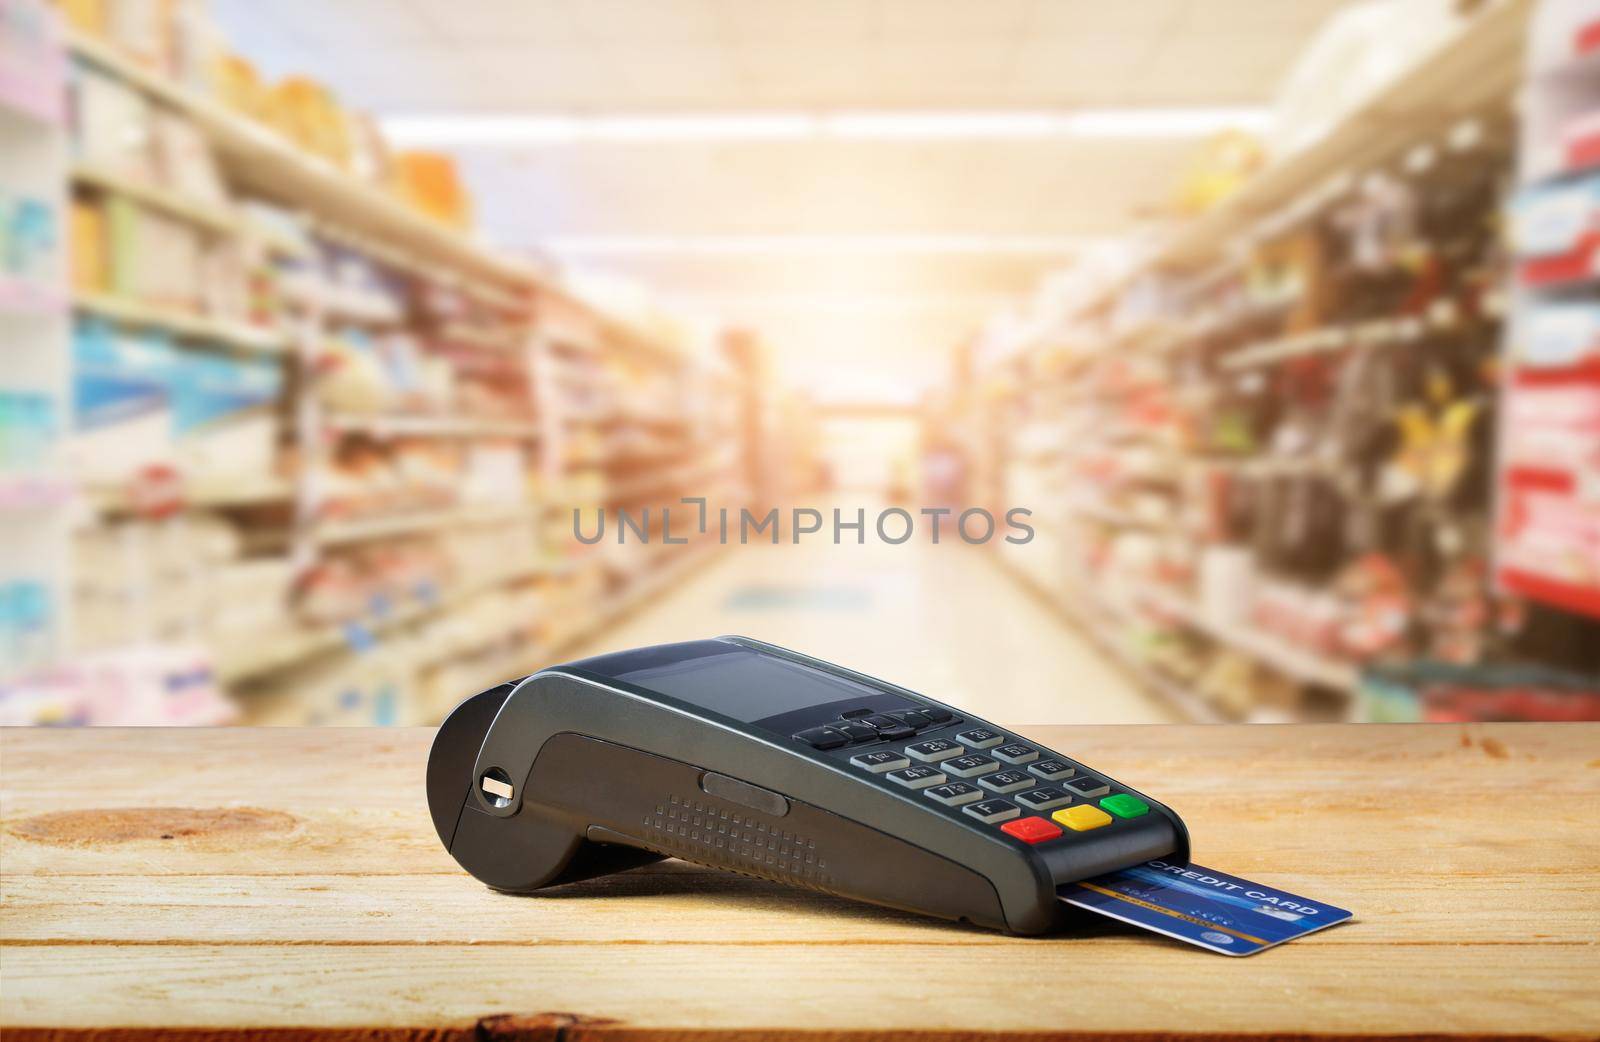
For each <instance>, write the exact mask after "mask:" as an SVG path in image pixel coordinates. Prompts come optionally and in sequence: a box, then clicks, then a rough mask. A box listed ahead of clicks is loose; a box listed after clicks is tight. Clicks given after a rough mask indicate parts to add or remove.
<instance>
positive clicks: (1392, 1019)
mask: <svg viewBox="0 0 1600 1042" xmlns="http://www.w3.org/2000/svg"><path fill="white" fill-rule="evenodd" d="M1022 733H1024V734H1029V735H1032V736H1034V737H1036V738H1038V739H1039V740H1041V741H1043V742H1046V743H1048V744H1052V745H1055V746H1056V747H1058V748H1060V749H1061V750H1062V751H1064V752H1067V753H1069V754H1071V755H1075V756H1080V757H1082V758H1083V759H1084V760H1086V761H1087V762H1089V763H1090V764H1092V765H1094V766H1096V767H1099V768H1102V769H1104V770H1106V771H1109V772H1110V773H1111V774H1112V775H1114V776H1115V777H1118V778H1120V779H1122V780H1124V781H1126V782H1128V783H1129V784H1130V785H1133V786H1134V787H1136V788H1141V789H1145V790H1147V791H1149V792H1151V793H1153V794H1156V795H1158V796H1160V797H1161V798H1162V799H1164V800H1165V801H1166V802H1168V803H1170V804H1171V805H1172V807H1173V808H1174V809H1176V810H1177V811H1178V812H1179V813H1180V814H1182V815H1183V816H1184V817H1185V819H1186V820H1187V821H1188V823H1189V827H1190V829H1191V831H1192V832H1193V835H1194V848H1195V849H1194V855H1195V860H1196V861H1197V862H1199V863H1200V864H1203V865H1207V866H1211V867H1215V868H1220V869H1223V870H1225V871H1228V872H1233V873H1236V874H1239V875H1243V876H1245V877H1247V878H1251V879H1256V880H1259V881H1261V882H1264V883H1268V884H1271V885H1274V886H1279V887H1283V888H1285V889H1288V890H1290V891H1294V892H1297V893H1301V894H1304V895H1306V896H1308V897H1312V898H1316V899H1321V900H1324V901H1327V902H1329V903H1332V904H1335V905H1340V906H1343V907H1346V908H1351V909H1353V910H1354V911H1355V913H1356V918H1355V920H1354V921H1353V922H1350V923H1346V924H1344V925H1342V926H1337V927H1334V928H1332V929H1329V930H1326V931H1323V932H1321V933H1317V934H1314V935H1312V936H1310V937H1307V938H1304V939H1302V940H1299V941H1294V942H1291V943H1289V944H1287V945H1283V946H1281V947H1279V948H1275V949H1273V950H1271V951H1268V952H1263V953H1261V954H1259V955H1256V956H1252V957H1250V958H1245V959H1229V958H1225V957H1222V956H1218V955H1213V954H1211V953H1208V952H1204V951H1201V950H1199V949H1196V948H1191V947H1189V946H1188V945H1184V944H1180V943H1178V942H1175V941H1169V940H1166V939H1163V938H1160V937H1156V936H1152V935H1149V934H1144V933H1140V932H1137V931H1135V930H1132V929H1131V928H1124V927H1122V926H1120V925H1118V924H1115V923H1111V922H1109V921H1108V922H1107V923H1105V924H1104V925H1091V926H1090V927H1088V928H1087V929H1086V930H1085V931H1084V932H1082V933H1077V934H1074V935H1071V936H1058V937H1052V938H1048V939H1037V938H1035V939H1027V938H1013V937H1006V936H1003V935H1001V934H998V933H992V932H986V931H982V930H977V929H973V928H968V927H961V926H956V925H951V924H947V923H943V922H936V921H930V920H925V919H922V918H919V917H916V916H912V915H906V914H902V913H898V912H890V911H884V910H881V909H876V908H872V907H869V906H864V905H857V904H854V903H852V902H849V901H845V900H842V899H837V898H833V897H829V896H826V895H822V894H816V893H810V892H804V891H797V890H790V889H786V888H783V887H780V886H777V885H773V884H768V883H765V882H762V881H760V880H755V879H747V878H744V877H741V876H733V875H728V874H723V873H718V872H712V871H709V870H702V869H698V868H695V867H692V866H688V865H684V864H682V863H680V862H665V863H662V864H661V865H658V866H652V867H649V868H645V869H640V870H637V871H634V872H631V873H627V874H624V875H619V876H613V877H609V878H605V879H599V880H592V881H589V882H586V883H580V884H574V885H571V886H568V887H565V888H563V889H561V890H558V891H553V892H550V893H549V894H547V895H538V896H528V897H513V896H508V895H503V894H496V893H493V892H491V891H489V890H487V889H485V888H484V887H483V886H481V885H479V884H478V883H477V882H475V881H474V880H473V879H471V878H470V877H468V876H467V875H466V874H464V873H463V872H461V871H460V870H459V869H458V868H457V866H456V865H455V863H454V862H453V861H452V860H451V859H450V857H449V856H448V855H447V854H446V853H445V851H444V850H443V849H442V848H441V847H440V845H439V842H438V839H437V838H436V837H435V836H434V832H433V828H432V826H431V824H430V822H429V818H428V810H427V806H426V800H425V798H424V795H423V766H424V763H425V762H426V759H427V752H428V743H429V741H430V739H431V736H432V732H431V731H428V730H355V729H351V730H345V729H326V730H302V729H287V728H285V729H261V730H250V729H238V730H183V731H180V730H157V729H148V730H81V731H66V730H32V731H21V730H8V731H6V732H4V733H3V735H0V776H3V784H0V892H3V902H0V938H3V942H4V946H3V948H0V992H3V996H0V998H3V1001H0V1029H4V1032H3V1033H4V1034H5V1036H6V1038H7V1039H8V1040H12V1039H24V1038H37V1037H43V1038H66V1037H72V1038H84V1037H89V1036H98V1037H115V1038H123V1039H126V1038H138V1037H141V1036H148V1035H153V1034H156V1033H158V1032H161V1031H163V1030H166V1031H171V1030H173V1029H185V1028H187V1029H194V1032H193V1033H192V1034H190V1037H206V1038H216V1037H222V1036H232V1035H237V1034H243V1033H247V1032H248V1033H252V1034H254V1035H256V1036H257V1037H261V1036H263V1035H281V1033H280V1032H275V1031H272V1030H271V1029H296V1030H293V1031H292V1033H293V1034H297V1035H298V1034H301V1033H307V1034H311V1035H314V1036H315V1037H318V1038H341V1039H343V1038H352V1039H354V1038H360V1039H365V1040H373V1039H387V1038H397V1039H398V1038H405V1039H419V1038H429V1039H462V1040H466V1039H483V1038H497V1037H505V1038H561V1039H567V1040H575V1039H579V1038H584V1039H590V1038H592V1039H610V1038H614V1037H616V1036H620V1035H626V1036H627V1037H628V1038H630V1039H639V1038H657V1037H668V1036H670V1037H674V1038H690V1037H693V1038H705V1037H709V1036H712V1035H716V1036H719V1037H723V1038H733V1037H737V1038H741V1039H748V1038H758V1037H759V1038H777V1037H788V1036H790V1035H791V1034H799V1033H808V1037H813V1038H819V1037H820V1038H842V1037H846V1036H849V1037H866V1036H875V1037H879V1038H891V1037H900V1036H903V1035H905V1034H909V1033H912V1032H917V1033H921V1034H922V1035H924V1036H926V1037H938V1038H947V1039H963V1040H969V1039H976V1038H980V1037H984V1038H987V1037H999V1036H1012V1035H1016V1036H1023V1035H1026V1036H1032V1037H1040V1036H1044V1035H1056V1036H1073V1037H1078V1038H1082V1037H1088V1036H1095V1037H1108V1036H1118V1037H1138V1038H1140V1039H1157V1038H1160V1039H1169V1038H1176V1037H1180V1036H1182V1037H1200V1036H1204V1037H1241V1036H1246V1035H1251V1036H1261V1035H1277V1034H1285V1033H1292V1034H1294V1035H1297V1036H1301V1037H1311V1036H1315V1037H1318V1038H1327V1037H1341V1036H1344V1037H1350V1036H1363V1037H1366V1038H1371V1037H1374V1036H1402V1035H1409V1036H1419V1035H1427V1036H1430V1037H1436V1036H1444V1035H1448V1036H1453V1037H1485V1036H1507V1035H1520V1036H1524V1037H1596V1036H1597V1035H1600V941H1597V938H1600V725H1591V724H1520V725H1519V724H1504V725H1471V726H1456V725H1437V726H1425V725H1401V726H1377V725H1365V726H1361V725H1338V726H1331V725H1330V726H1321V725H1317V726H1312V725H1306V726H1295V727H1264V726H1258V727H1083V728H1065V727H1040V728H1033V729H1028V728H1022Z"/></svg>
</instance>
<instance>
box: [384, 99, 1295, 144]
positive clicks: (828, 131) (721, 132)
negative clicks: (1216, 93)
mask: <svg viewBox="0 0 1600 1042" xmlns="http://www.w3.org/2000/svg"><path fill="white" fill-rule="evenodd" d="M1269 122H1270V113H1269V112H1268V111H1267V110H1266V109H1259V108H1122V109H1082V110H1077V111H1059V112H1035V111H974V112H894V111H886V112H875V111H841V112H830V113H823V114H815V115H814V114H808V113H804V112H751V113H731V114H730V113H683V114H678V115H652V114H637V113H636V114H623V113H612V114H604V115H592V116H567V115H559V114H544V115H540V114H528V115H465V114H463V115H435V116H404V115H401V116H390V117H388V118H386V119H385V120H384V121H383V126H384V130H385V131H386V132H387V133H388V135H389V137H390V139H391V140H392V141H394V143H395V144H397V145H400V146H402V147H413V146H427V147H435V148H439V147H452V146H454V147H463V146H465V147H471V146H489V147H514V146H518V145H555V144H574V143H581V142H586V141H589V142H593V141H600V142H662V141H665V142H672V141H762V140H801V139H817V138H836V139H842V140H855V141H914V140H972V139H985V138H1015V139H1043V138H1189V137H1204V136H1206V135H1209V134H1214V133H1216V132H1218V131H1221V130H1228V129H1241V130H1251V131H1260V130H1263V129H1265V128H1266V126H1267V125H1268V123H1269Z"/></svg>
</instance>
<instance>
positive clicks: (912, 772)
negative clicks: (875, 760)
mask: <svg viewBox="0 0 1600 1042" xmlns="http://www.w3.org/2000/svg"><path fill="white" fill-rule="evenodd" d="M884 777H885V778H888V779H889V780H890V781H892V782H894V783H895V784H896V785H903V786H905V787H906V788H908V789H926V788H927V787H928V786H930V785H943V784H944V783H945V782H947V781H949V780H950V779H949V778H946V777H945V776H944V773H943V772H942V771H936V770H934V769H933V768H932V767H924V766H923V765H921V764H917V765H916V766H913V767H907V768H905V769H904V770H899V771H890V772H889V773H888V774H886V775H884Z"/></svg>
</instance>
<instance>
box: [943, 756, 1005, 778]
mask: <svg viewBox="0 0 1600 1042" xmlns="http://www.w3.org/2000/svg"><path fill="white" fill-rule="evenodd" d="M939 769H940V770H941V771H944V772H945V773H946V774H953V775H955V776H956V777H957V778H976V777H978V776H979V775H983V774H989V773H992V772H994V771H998V770H999V769H1000V765H999V764H997V763H995V762H994V761H993V760H991V759H989V758H988V757H987V756H970V755H969V756H953V757H951V758H950V759H948V760H945V761H944V762H943V763H941V764H939Z"/></svg>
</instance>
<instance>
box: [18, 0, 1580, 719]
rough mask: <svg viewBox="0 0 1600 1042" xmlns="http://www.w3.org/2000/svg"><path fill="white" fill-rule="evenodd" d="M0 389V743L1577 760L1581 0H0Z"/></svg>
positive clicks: (1578, 666)
mask: <svg viewBox="0 0 1600 1042" xmlns="http://www.w3.org/2000/svg"><path fill="white" fill-rule="evenodd" d="M0 356H3V375H0V721H3V722H5V723H9V724H30V723H52V724H71V723H87V724H216V723H293V724H304V723H311V724H416V723H428V722H434V721H437V720H438V719H440V718H441V717H442V716H443V715H444V714H445V713H446V712H447V711H448V710H449V708H450V707H451V706H452V705H454V704H455V703H456V702H457V701H459V700H460V699H461V698H463V697H465V696H467V695H469V694H471V693H474V692H476V691H478V690H480V689H482V688H484V687H487V686H489V685H491V684H493V683H496V682H499V681H501V680H504V679H506V678H509V677H513V676H517V675H522V674H526V673H529V672H532V671H534V670H536V669H538V668H540V667H541V666H543V665H546V664H549V663H552V662H559V661H563V660H566V659H570V658H573V657H577V656H581V655H586V654H593V653H597V652H600V651H604V650H608V649H614V648H620V647H625V646H630V645H637V644H644V643H653V642H660V641H668V640H677V639H688V638H695V637H705V636H712V635H715V634H718V633H727V632H733V633H743V634H748V635H750V636H754V637H758V638H761V639H763V640H767V641H771V642H773V643H777V644H781V645H787V646H791V647H795V648H797V649H800V650H803V651H806V652H809V653H812V654H816V655H819V656H822V657H824V658H828V659H832V660H835V661H838V662H841V663H843V664H846V665H849V666H852V667H854V668H857V669H860V670H862V671H864V672H867V673H871V674H876V675H879V676H882V677H884V678H886V679H889V680H892V681H895V682H898V683H902V684H905V685H907V686H910V687H913V688H917V689H920V690H923V691H926V692H927V693H929V694H931V695H933V696H935V697H939V698H944V699H948V700H950V701H953V702H956V703H958V704H963V705H969V706H971V707H973V708H974V709H976V710H978V711H980V712H983V713H984V714H985V715H987V716H989V717H991V718H993V719H995V720H998V721H1002V722H1006V721H1015V722H1017V723H1019V724H1023V723H1047V722H1075V721H1093V722H1122V721H1127V722H1166V721H1299V720H1330V719H1332V720H1357V721H1359V720H1421V719H1427V720H1469V719H1513V720H1516V719H1551V720H1564V719H1600V3H1597V2H1596V0H1559V2H1558V0H1543V2H1534V0H1386V2H1365V3H1342V2H1338V0H1299V2H1295V3H1284V2H1281V0H1138V2H1134V3H1101V2H1093V0H981V2H980V0H453V2H446V0H339V2H337V3H326V2H321V3H314V2H311V0H274V2H273V3H258V2H252V0H59V2H57V3H49V2H45V0H0ZM685 499H688V500H691V501H692V502H687V503H686V502H684V500H685ZM702 510H703V511H704V513H702ZM771 511H776V513H775V514H771V515H769V512H771ZM769 516H770V517H771V521H770V524H768V523H766V522H768V519H769ZM575 519H576V523H575ZM702 519H704V520H702ZM752 522H754V523H757V524H759V525H760V527H757V528H756V529H755V530H754V531H753V532H752V531H751V530H750V525H751V523H752ZM602 525H603V526H604V527H603V529H599V530H600V531H601V532H602V534H601V535H600V537H599V538H598V539H596V538H594V536H595V533H596V531H597V528H599V526H602ZM724 533H726V534H724ZM580 536H582V538H580Z"/></svg>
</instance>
